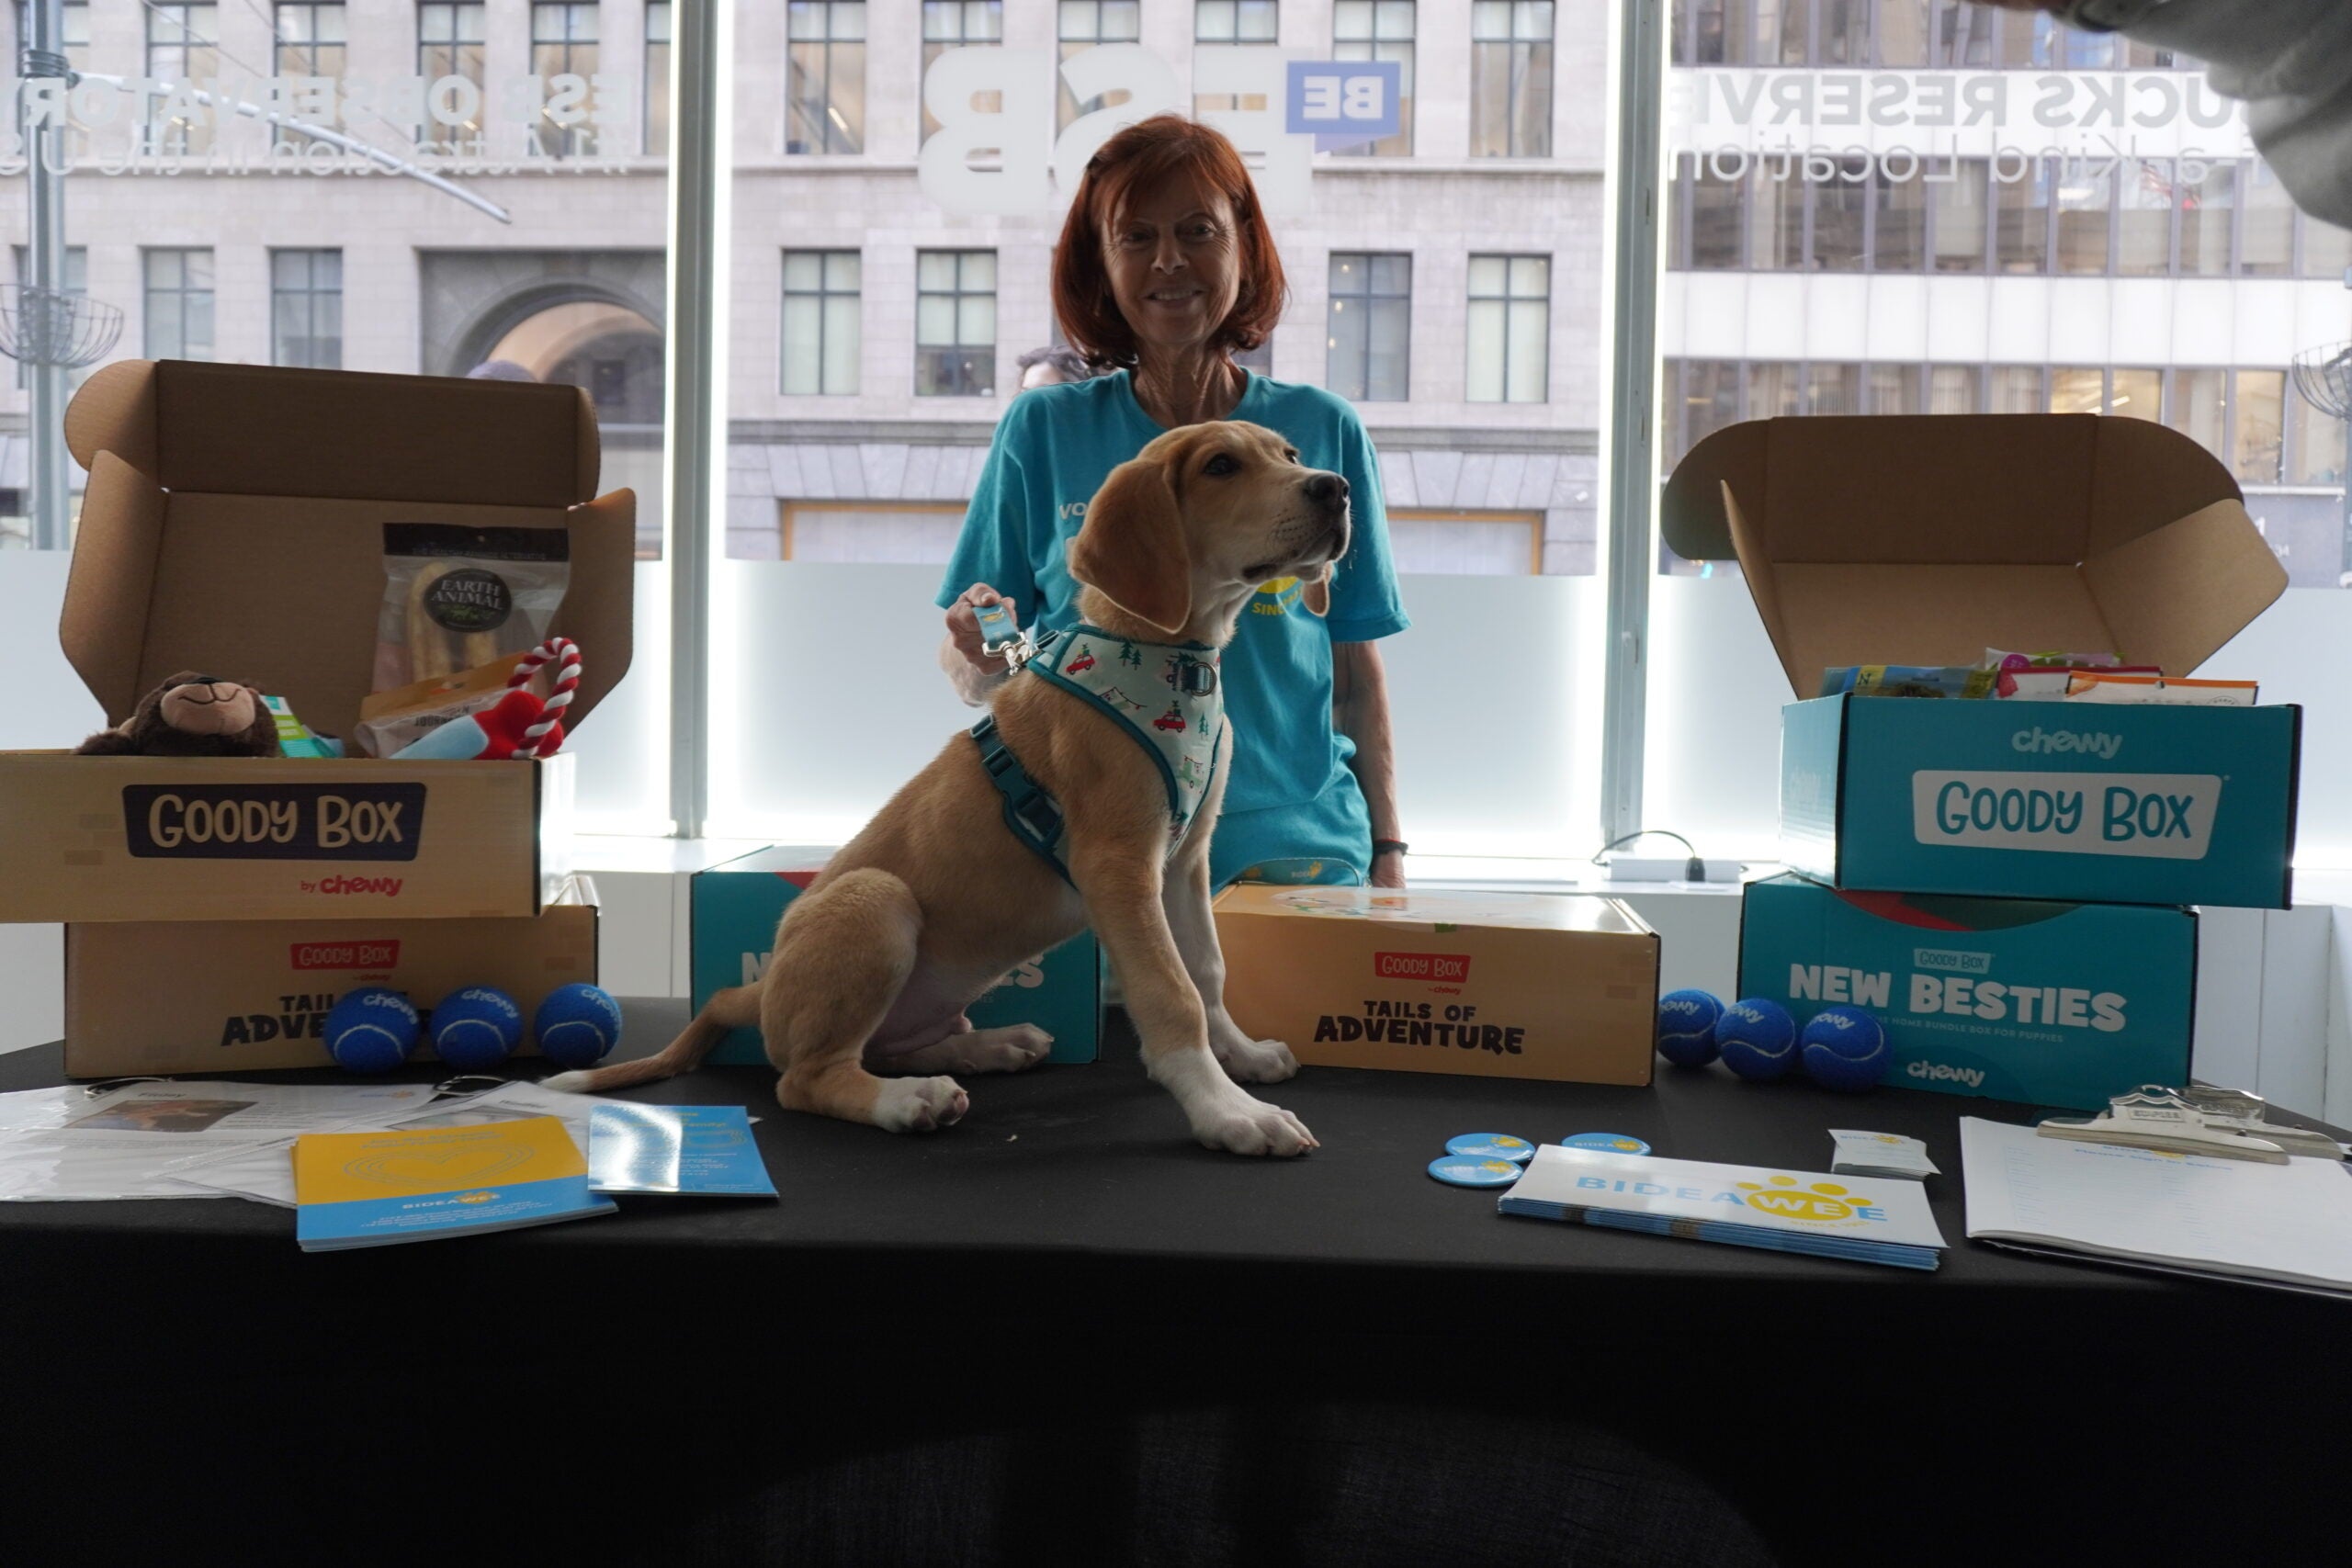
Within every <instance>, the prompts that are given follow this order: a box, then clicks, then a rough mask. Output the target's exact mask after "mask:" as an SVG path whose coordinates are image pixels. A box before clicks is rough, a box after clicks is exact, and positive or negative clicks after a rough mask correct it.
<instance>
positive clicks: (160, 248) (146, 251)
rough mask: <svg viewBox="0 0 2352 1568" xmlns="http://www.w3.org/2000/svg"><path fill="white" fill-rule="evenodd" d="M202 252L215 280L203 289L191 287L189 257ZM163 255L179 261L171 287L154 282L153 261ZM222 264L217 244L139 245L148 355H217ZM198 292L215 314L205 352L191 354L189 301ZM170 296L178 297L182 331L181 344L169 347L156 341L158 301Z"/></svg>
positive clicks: (142, 336) (142, 331) (143, 342)
mask: <svg viewBox="0 0 2352 1568" xmlns="http://www.w3.org/2000/svg"><path fill="white" fill-rule="evenodd" d="M199 255H200V256H203V257H204V258H205V259H206V262H207V265H208V266H209V269H210V270H211V274H212V282H210V283H209V284H208V285H206V286H205V287H204V288H200V289H199V288H191V287H190V286H189V284H188V280H187V265H188V262H189V260H190V258H192V257H195V256H199ZM164 256H171V257H175V258H176V260H177V262H178V264H179V280H178V281H177V282H176V283H175V284H172V285H171V286H169V287H168V288H157V287H156V286H155V280H154V265H155V262H156V261H157V260H158V259H159V258H161V257H164ZM219 266H220V262H219V258H218V256H217V255H216V254H215V248H214V247H213V246H211V245H142V246H141V247H140V249H139V341H140V349H141V353H143V354H145V355H146V356H147V357H148V358H150V359H200V360H208V361H209V360H212V359H214V358H217V357H218V355H219V354H220V317H219V314H218V310H219V303H220V301H219V295H220V271H219ZM199 294H200V295H202V296H203V297H204V299H205V306H206V311H207V313H208V314H209V315H211V316H212V331H211V333H210V341H209V342H208V343H206V344H205V345H204V348H205V352H204V353H202V354H190V353H189V352H188V351H187V349H188V339H187V320H188V302H189V300H190V299H194V298H195V297H196V296H198V295H199ZM170 297H176V298H177V299H178V300H179V321H180V334H179V343H178V345H177V346H176V347H175V348H173V349H171V350H168V351H167V350H166V349H165V348H164V345H162V344H158V343H157V342H156V341H155V301H156V299H159V298H170ZM275 309H276V301H275V300H274V299H273V301H272V310H273V311H274V310H275Z"/></svg>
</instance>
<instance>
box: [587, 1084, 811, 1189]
mask: <svg viewBox="0 0 2352 1568" xmlns="http://www.w3.org/2000/svg"><path fill="white" fill-rule="evenodd" d="M588 1186H589V1190H591V1191H595V1192H659V1193H670V1194H674V1195H677V1196H681V1197H688V1198H773V1197H775V1182H773V1181H771V1180H769V1179H768V1168H767V1165H766V1162H765V1161H763V1160H762V1159H761V1158H760V1146H759V1145H757V1144H755V1143H753V1142H752V1119H751V1116H750V1114H749V1113H748V1112H746V1111H744V1109H743V1108H742V1107H741V1106H740V1105H599V1106H597V1107H596V1108H595V1110H594V1111H591V1112H590V1113H589V1117H588Z"/></svg>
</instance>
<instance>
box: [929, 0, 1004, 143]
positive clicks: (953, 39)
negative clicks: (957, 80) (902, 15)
mask: <svg viewBox="0 0 2352 1568" xmlns="http://www.w3.org/2000/svg"><path fill="white" fill-rule="evenodd" d="M1003 41H1004V0H923V7H922V70H923V74H924V75H926V76H928V75H930V74H931V66H932V62H933V61H935V60H937V59H938V58H939V57H940V56H941V55H943V54H944V53H946V52H947V51H949V50H951V49H967V48H971V47H974V46H976V45H980V44H999V43H1002V42H1003ZM916 96H918V97H920V96H922V95H921V90H920V88H918V90H917V95H916ZM974 107H977V108H978V110H979V112H980V113H982V114H1000V113H1001V112H1003V108H1004V95H1003V94H1001V93H987V94H983V95H980V96H979V98H978V102H977V103H976V104H975V106H974ZM938 129H939V122H938V121H937V120H936V119H933V118H932V115H931V108H930V106H929V105H925V106H924V107H923V111H922V134H923V140H924V141H929V140H930V139H931V133H932V132H933V131H934V130H938Z"/></svg>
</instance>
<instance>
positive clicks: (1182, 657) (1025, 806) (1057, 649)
mask: <svg viewBox="0 0 2352 1568" xmlns="http://www.w3.org/2000/svg"><path fill="white" fill-rule="evenodd" d="M991 651H1001V652H1003V653H1004V654H1005V657H1006V659H1007V660H1008V661H1009V662H1011V663H1012V668H1013V670H1014V671H1016V672H1019V671H1027V672H1028V673H1030V674H1032V675H1035V676H1036V677H1037V678H1038V679H1039V680H1042V681H1045V682H1048V683H1050V684H1052V685H1056V686H1058V687H1060V688H1061V689H1062V690H1063V691H1065V692H1068V693H1069V694H1071V695H1072V696H1075V697H1078V698H1079V699H1080V700H1081V701H1083V702H1085V703H1088V704H1090V705H1092V706H1093V707H1095V708H1097V709H1099V710H1100V711H1102V712H1103V713H1106V714H1108V715H1110V716H1112V717H1113V718H1114V719H1116V720H1118V721H1119V728H1120V729H1121V730H1122V731H1123V732H1124V733H1125V735H1126V736H1127V738H1128V739H1131V740H1133V741H1134V742H1135V743H1136V745H1138V746H1140V747H1142V748H1143V751H1144V755H1145V756H1147V757H1149V758H1150V759H1151V760H1152V761H1153V763H1154V764H1155V765H1156V766H1157V767H1158V768H1159V779H1160V783H1161V784H1165V785H1166V786H1167V789H1168V846H1169V851H1168V852H1169V853H1170V855H1171V856H1172V855H1173V854H1174V853H1175V852H1176V846H1177V845H1178V844H1180V843H1182V841H1183V839H1184V834H1185V831H1186V829H1189V828H1191V827H1192V825H1193V816H1194V815H1195V814H1196V813H1197V812H1198V811H1199V810H1200V808H1201V801H1202V800H1203V799H1204V797H1205V796H1206V795H1207V794H1208V788H1209V784H1210V781H1211V780H1212V779H1213V778H1214V777H1215V776H1216V732H1217V726H1218V724H1219V723H1220V722H1221V721H1222V720H1223V719H1224V717H1225V694H1224V692H1223V691H1222V690H1221V689H1220V684H1219V682H1218V680H1217V650H1216V649H1213V648H1211V647H1209V646H1208V645H1207V644H1205V643H1198V642H1185V643H1163V642H1136V641H1132V640H1130V639H1128V638H1126V637H1119V636H1116V635H1115V634H1114V633H1111V632H1106V631H1104V630H1103V629H1102V628H1101V627H1100V626H1082V625H1081V626H1072V627H1071V628H1070V629H1069V630H1068V631H1066V632H1048V633H1046V636H1045V637H1044V638H1042V639H1041V640H1039V641H1038V642H1037V643H1036V644H1035V646H1034V647H1032V646H1031V645H1029V643H1028V641H1027V639H1026V638H1025V637H1024V638H1023V639H1022V640H1021V641H1020V642H1018V643H1012V644H997V645H991ZM972 739H974V740H975V741H977V742H978V744H979V748H980V765H981V766H982V767H983V768H985V769H987V770H988V775H989V783H991V784H995V785H996V787H997V793H999V794H1000V795H1003V796H1004V825H1005V826H1006V827H1008V828H1010V829H1012V835H1013V837H1014V838H1016V839H1019V840H1021V841H1022V843H1023V844H1024V845H1026V846H1027V847H1028V848H1029V850H1030V851H1031V852H1033V853H1035V854H1036V855H1037V856H1038V857H1039V858H1041V859H1042V860H1044V861H1045V862H1046V864H1048V865H1050V866H1052V867H1053V868H1054V871H1055V874H1057V875H1058V876H1060V877H1061V879H1062V880H1063V881H1064V882H1068V881H1069V842H1068V833H1067V831H1066V826H1065V823H1064V821H1063V817H1062V809H1061V806H1060V804H1059V803H1058V802H1057V801H1056V800H1055V799H1054V797H1053V796H1052V795H1049V794H1047V793H1046V789H1045V788H1044V786H1042V785H1041V784H1038V783H1037V782H1036V780H1035V779H1033V778H1031V777H1030V776H1029V773H1028V771H1027V770H1026V769H1024V768H1023V767H1022V765H1021V760H1020V759H1019V758H1018V757H1015V756H1014V755H1013V754H1012V748H1011V747H1010V746H1007V745H1006V744H1005V743H1004V738H1003V737H1002V736H1001V735H999V734H998V733H997V728H996V716H995V715H994V714H990V715H989V716H988V717H986V718H984V719H982V720H980V722H979V723H978V724H976V725H974V726H973V727H972Z"/></svg>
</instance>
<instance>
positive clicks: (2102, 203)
mask: <svg viewBox="0 0 2352 1568" xmlns="http://www.w3.org/2000/svg"><path fill="white" fill-rule="evenodd" d="M2117 162H2120V160H2117ZM2114 219H2115V170H2114V169H2113V168H2112V167H2111V166H2109V164H2107V163H2103V162H2102V161H2100V160H2098V159H2095V158H2068V159H2064V160H2062V161H2061V162H2060V164H2059V165H2058V270H2059V271H2060V272H2062V273H2065V274H2067V275H2068V276H2085V275H2091V274H2098V273H2103V272H2106V271H2107V270H2108V247H2109V237H2110V235H2111V234H2112V232H2113V230H2114V227H2115V224H2114Z"/></svg>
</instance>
